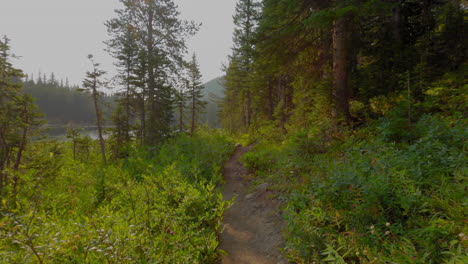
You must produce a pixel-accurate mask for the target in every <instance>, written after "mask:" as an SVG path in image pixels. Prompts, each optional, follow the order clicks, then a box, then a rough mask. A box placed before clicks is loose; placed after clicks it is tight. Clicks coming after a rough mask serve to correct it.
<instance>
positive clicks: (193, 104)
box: [190, 87, 196, 135]
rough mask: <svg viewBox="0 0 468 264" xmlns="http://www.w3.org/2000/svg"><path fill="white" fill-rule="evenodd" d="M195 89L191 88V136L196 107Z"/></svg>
mask: <svg viewBox="0 0 468 264" xmlns="http://www.w3.org/2000/svg"><path fill="white" fill-rule="evenodd" d="M195 104H196V102H195V87H192V128H191V129H190V133H191V134H192V135H193V134H194V133H195V122H196V120H195V115H196V113H195V110H196V107H195Z"/></svg>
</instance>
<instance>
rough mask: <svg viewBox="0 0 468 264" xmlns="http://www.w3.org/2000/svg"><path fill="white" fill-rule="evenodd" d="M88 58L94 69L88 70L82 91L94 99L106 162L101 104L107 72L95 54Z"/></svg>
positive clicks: (103, 157)
mask: <svg viewBox="0 0 468 264" xmlns="http://www.w3.org/2000/svg"><path fill="white" fill-rule="evenodd" d="M88 59H89V60H90V61H91V63H92V66H93V69H92V70H91V71H87V72H86V78H85V79H84V80H83V88H81V89H80V91H83V92H86V93H89V94H90V96H91V98H92V99H93V103H94V109H95V111H96V126H97V128H98V137H99V145H100V147H101V155H102V161H103V162H104V164H105V163H106V148H105V142H104V137H103V127H102V126H103V115H102V106H101V102H100V100H101V94H102V92H100V91H99V89H100V88H103V87H105V86H106V83H105V82H104V81H102V76H103V75H104V74H106V72H105V71H103V70H100V69H99V63H96V62H95V61H94V59H93V55H91V54H90V55H88Z"/></svg>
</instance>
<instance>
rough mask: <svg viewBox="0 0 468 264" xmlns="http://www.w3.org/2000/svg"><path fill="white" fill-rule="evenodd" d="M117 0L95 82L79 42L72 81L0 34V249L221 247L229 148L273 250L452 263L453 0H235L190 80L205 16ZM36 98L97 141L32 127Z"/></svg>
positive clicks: (96, 252)
mask: <svg viewBox="0 0 468 264" xmlns="http://www.w3.org/2000/svg"><path fill="white" fill-rule="evenodd" d="M120 3H121V8H120V9H117V10H115V14H114V18H112V19H110V20H108V21H106V22H105V26H106V28H107V32H108V35H107V36H102V38H103V39H105V43H106V45H107V48H106V52H108V53H109V54H110V55H111V56H112V57H113V58H114V59H115V67H116V69H117V75H116V76H113V77H112V80H113V81H112V82H109V81H108V79H107V77H106V72H105V71H104V70H103V69H102V67H101V65H100V64H99V62H97V61H95V60H94V57H93V55H89V56H88V58H89V71H88V72H87V73H86V78H85V79H84V80H83V83H82V85H80V86H79V87H78V86H76V87H75V86H74V87H70V85H69V84H68V82H65V84H64V83H63V82H62V81H58V80H56V79H55V76H54V75H51V76H50V77H44V76H39V77H38V78H37V80H34V78H33V77H27V76H26V75H25V74H23V72H22V71H21V69H18V68H16V67H15V65H13V64H12V58H14V57H15V55H14V54H12V52H11V47H12V45H14V42H13V44H12V42H11V41H10V40H9V39H8V38H7V37H6V36H5V37H4V38H3V39H2V40H1V41H0V263H41V264H42V263H220V262H221V263H231V262H224V259H223V257H222V256H225V255H228V254H230V252H225V251H224V249H221V248H220V233H221V232H223V215H224V213H225V212H226V210H228V209H229V207H230V206H231V205H232V204H233V203H235V202H236V199H243V198H242V197H234V198H233V199H230V198H229V199H223V196H222V189H223V164H225V161H226V160H228V159H229V157H230V156H231V155H232V154H233V151H235V149H236V148H238V147H239V145H240V144H242V145H244V146H249V149H250V151H249V152H247V153H245V154H244V155H243V156H242V158H241V160H242V163H243V164H244V166H245V167H247V168H248V169H249V172H250V174H249V175H247V176H246V177H247V178H248V179H249V180H250V181H251V182H253V183H256V184H260V185H262V184H266V185H263V186H267V187H265V188H268V191H269V192H268V195H269V196H268V200H274V201H277V203H278V204H279V210H280V211H279V213H278V214H279V215H280V216H281V218H282V221H283V222H284V230H275V231H276V232H279V233H281V235H282V236H283V237H284V243H283V244H282V245H281V248H279V249H278V250H279V251H281V252H282V254H283V255H284V256H285V257H286V258H287V259H288V261H289V262H290V263H369V264H370V263H375V264H377V263H453V264H458V263H460V264H462V263H467V262H468V225H467V221H466V209H467V208H466V207H467V196H466V193H467V191H468V190H467V176H466V175H467V173H466V172H467V166H466V165H467V158H466V144H467V136H468V129H467V119H466V117H467V114H468V111H467V110H468V108H467V105H466V102H467V101H468V98H467V91H468V83H467V81H466V80H467V78H466V75H467V72H468V70H467V61H466V55H467V43H466V42H467V38H466V35H467V34H466V33H467V29H468V27H467V21H468V19H467V18H468V3H467V2H466V1H464V0H438V1H435V0H434V1H432V0H424V1H416V0H350V1H327V0H263V1H260V0H238V1H237V4H236V8H235V14H234V16H233V21H234V24H235V29H234V34H233V47H232V53H231V55H230V56H229V58H228V60H229V63H228V64H227V65H225V67H224V71H225V76H223V77H221V78H217V79H214V80H212V81H210V82H208V83H207V84H205V85H204V84H203V83H202V81H201V80H202V77H203V76H202V73H201V71H200V66H199V64H198V58H197V55H196V54H187V53H188V52H187V44H186V41H187V39H188V38H189V37H191V36H193V35H195V34H196V33H197V31H198V30H199V28H200V27H201V26H202V25H200V24H197V23H196V22H194V21H187V20H184V19H182V18H181V16H180V13H179V11H178V7H177V5H176V4H175V3H174V2H173V1H172V0H148V1H139V0H120ZM207 41H209V40H207ZM110 86H112V87H113V88H114V90H118V92H117V93H115V94H113V95H112V97H111V96H108V95H107V93H106V92H105V91H106V89H107V88H108V87H110ZM33 97H35V98H36V102H37V104H38V105H39V106H40V107H39V108H38V106H37V105H36V104H35V100H34V99H33ZM51 102H53V103H51ZM109 102H112V105H113V106H112V107H108V105H109ZM39 109H41V110H42V112H43V113H45V114H46V116H47V119H48V120H49V121H50V122H57V123H63V122H64V121H66V120H67V119H68V120H70V119H71V120H76V122H77V123H82V124H84V123H89V122H90V120H91V121H92V122H94V123H95V125H96V127H97V128H98V131H99V133H98V134H99V135H98V138H97V139H96V140H93V139H91V138H89V137H87V136H85V135H83V134H82V133H80V131H79V128H78V127H76V126H69V127H68V129H67V137H68V139H69V140H68V141H56V140H52V139H47V138H38V137H37V135H38V134H39V133H40V131H41V129H42V128H43V126H44V123H45V121H44V115H43V114H42V113H41V111H39ZM214 113H218V116H216V115H215V114H214ZM218 120H219V121H218ZM206 123H208V124H209V125H210V126H211V127H212V128H210V127H209V126H207V125H206ZM106 124H111V127H112V128H110V129H109V128H107V129H106V128H105V127H106ZM219 126H221V128H218V127H219ZM213 127H215V128H213ZM104 133H108V134H109V137H104V136H103V134H104ZM236 143H237V144H236ZM236 153H237V152H236ZM237 231H238V232H239V234H241V233H242V230H237ZM271 263H276V262H271Z"/></svg>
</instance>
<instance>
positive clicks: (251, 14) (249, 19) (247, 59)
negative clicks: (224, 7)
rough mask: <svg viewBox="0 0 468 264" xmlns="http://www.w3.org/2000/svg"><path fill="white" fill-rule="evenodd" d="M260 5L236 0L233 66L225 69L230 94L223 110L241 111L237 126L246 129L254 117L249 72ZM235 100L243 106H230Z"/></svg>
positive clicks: (229, 111) (228, 112)
mask: <svg viewBox="0 0 468 264" xmlns="http://www.w3.org/2000/svg"><path fill="white" fill-rule="evenodd" d="M260 6H261V5H260V3H259V2H257V1H255V0H239V1H238V2H237V4H236V11H235V15H234V16H233V19H234V24H235V26H236V28H235V29H234V36H233V41H234V47H233V54H232V56H231V58H230V65H229V66H228V68H227V69H226V70H227V71H226V90H227V91H228V94H229V96H228V97H226V102H225V103H223V112H224V113H226V114H227V115H231V114H232V111H240V115H241V126H239V125H237V126H235V127H243V128H244V129H246V128H248V127H249V126H250V125H251V123H252V116H253V109H252V101H253V96H252V84H251V80H250V76H249V74H250V73H251V71H252V68H253V60H254V55H255V31H256V27H257V22H258V19H259V14H260ZM229 75H232V76H229ZM228 101H230V102H231V103H229V102H228ZM234 101H235V102H239V104H240V109H230V106H233V105H232V102H234ZM235 108H237V107H235ZM233 127H234V126H233Z"/></svg>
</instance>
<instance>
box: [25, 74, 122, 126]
mask: <svg viewBox="0 0 468 264" xmlns="http://www.w3.org/2000/svg"><path fill="white" fill-rule="evenodd" d="M23 86H24V91H25V92H26V93H27V94H29V95H31V96H32V97H34V98H35V103H36V104H37V105H38V107H39V110H40V111H41V112H42V113H44V114H45V117H46V119H47V120H48V122H49V123H50V124H54V125H65V124H68V123H69V122H73V123H76V124H80V125H90V124H94V121H95V113H94V106H93V102H92V100H90V98H89V97H88V96H87V95H85V94H83V93H80V92H79V90H78V89H79V86H78V85H71V84H69V82H68V80H65V81H63V80H59V79H57V78H56V77H55V74H54V73H51V74H50V75H49V76H47V75H46V74H41V73H40V74H38V75H37V77H36V78H35V77H34V75H33V74H31V75H26V76H25V77H24V81H23ZM104 97H105V102H106V105H107V106H112V101H113V97H112V96H108V95H105V96H104Z"/></svg>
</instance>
